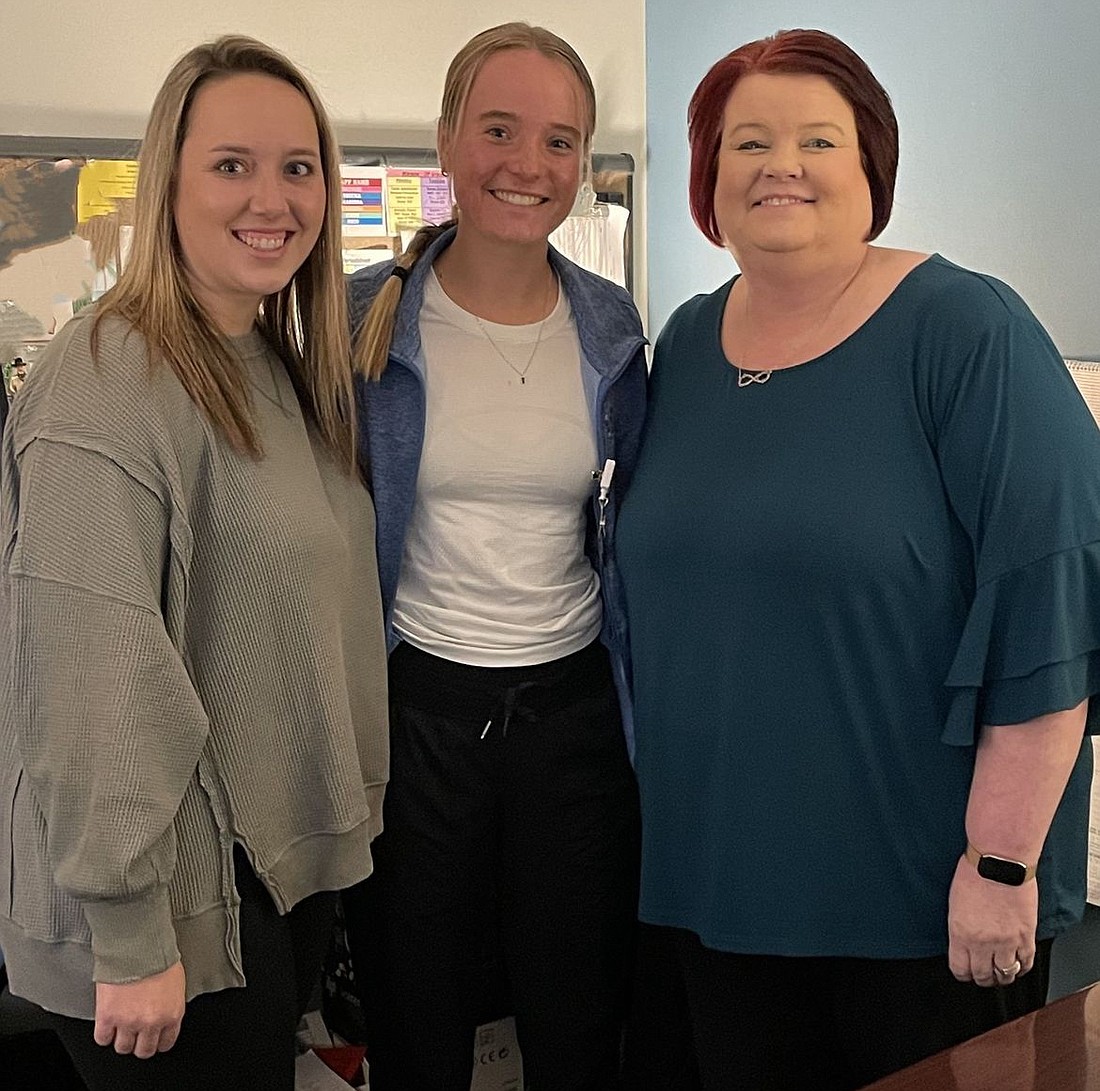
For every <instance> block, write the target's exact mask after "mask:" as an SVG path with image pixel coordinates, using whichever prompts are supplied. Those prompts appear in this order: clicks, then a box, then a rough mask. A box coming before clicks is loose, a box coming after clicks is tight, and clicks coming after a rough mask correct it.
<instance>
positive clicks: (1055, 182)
mask: <svg viewBox="0 0 1100 1091" xmlns="http://www.w3.org/2000/svg"><path fill="white" fill-rule="evenodd" d="M796 26H803V27H816V28H820V29H822V30H827V31H830V32H831V33H833V34H836V35H838V36H839V37H841V38H843V39H844V40H845V41H846V42H847V43H848V44H849V45H851V46H852V47H853V48H854V49H855V50H856V51H857V52H858V53H860V54H861V55H862V56H863V57H864V59H865V60H866V61H867V62H868V64H870V66H871V69H872V71H873V72H874V73H875V75H876V76H877V77H878V78H879V80H880V81H881V82H882V84H883V86H885V87H886V89H887V91H889V92H890V95H891V98H892V99H893V102H894V109H895V110H896V112H897V115H898V123H899V126H900V130H901V166H900V170H899V173H898V187H897V193H896V201H895V205H894V214H893V218H892V220H891V222H890V226H889V227H888V228H887V230H886V231H885V232H884V233H883V235H882V236H881V237H880V241H881V242H883V243H884V244H886V245H892V246H902V247H911V248H913V249H916V250H927V251H931V250H936V251H939V252H940V253H942V254H943V255H944V256H945V257H948V258H950V259H951V260H953V261H957V262H959V263H960V264H963V265H968V266H970V267H972V268H976V269H981V270H982V271H984V272H989V273H993V274H995V275H996V276H999V277H1000V278H1001V279H1003V280H1005V281H1007V282H1008V283H1009V284H1011V285H1012V286H1013V287H1014V288H1016V289H1017V291H1019V292H1020V294H1021V295H1023V296H1024V298H1025V299H1026V300H1027V301H1028V302H1029V303H1030V304H1031V307H1032V309H1033V310H1034V311H1035V312H1036V314H1038V316H1039V318H1040V319H1041V320H1042V321H1043V323H1044V324H1045V325H1046V327H1047V329H1048V330H1050V332H1051V335H1052V336H1053V338H1054V340H1055V342H1056V343H1057V344H1058V347H1059V348H1060V349H1061V350H1062V352H1063V354H1064V355H1067V356H1095V357H1100V5H1098V3H1097V0H1049V2H1047V3H1044V4H1040V3H1038V2H1036V0H1017V2H1010V0H919V2H918V3H914V4H912V5H908V4H904V5H903V4H901V3H892V2H890V0H814V2H812V3H807V2H803V3H790V2H787V0H741V2H739V3H738V2H731V0H691V2H688V3H685V2H684V0H647V5H646V43H647V45H646V50H647V73H646V76H647V113H648V117H647V136H648V143H649V158H648V176H647V177H648V209H649V218H648V224H647V230H648V247H649V270H648V283H649V329H650V333H651V336H656V333H657V332H658V331H659V330H660V327H661V325H662V324H663V323H664V321H665V319H666V318H667V317H668V315H669V314H670V312H671V311H672V310H673V309H674V308H675V307H676V306H677V305H678V304H679V303H681V302H682V301H683V300H684V299H686V298H688V297H689V296H691V295H693V294H695V293H696V292H701V291H709V290H710V289H712V288H714V287H716V286H717V285H718V284H720V283H722V282H723V281H725V280H726V279H728V278H729V276H730V275H731V274H732V273H733V271H734V265H733V259H732V258H730V257H729V255H728V254H726V253H725V252H723V251H720V250H716V249H715V248H714V247H712V246H711V245H710V244H709V243H708V242H706V240H705V239H704V238H703V237H702V235H700V234H699V232H698V230H697V229H696V227H695V225H694V224H693V223H692V222H691V217H690V215H689V213H688V207H687V178H688V153H687V122H686V113H687V103H688V100H689V98H690V97H691V93H692V91H693V90H694V89H695V86H696V84H697V83H698V82H699V80H700V79H701V78H702V76H703V75H704V73H705V72H706V70H707V69H708V68H709V67H710V65H711V64H712V63H713V62H714V61H716V60H717V59H718V58H719V57H720V56H722V55H724V54H725V53H727V52H729V51H730V50H731V49H733V48H735V47H736V46H738V45H740V44H741V43H742V42H746V41H750V40H752V39H754V38H759V37H763V36H764V35H767V34H771V33H773V32H774V31H776V30H778V29H780V28H785V27H796Z"/></svg>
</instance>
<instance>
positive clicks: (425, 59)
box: [0, 0, 645, 313]
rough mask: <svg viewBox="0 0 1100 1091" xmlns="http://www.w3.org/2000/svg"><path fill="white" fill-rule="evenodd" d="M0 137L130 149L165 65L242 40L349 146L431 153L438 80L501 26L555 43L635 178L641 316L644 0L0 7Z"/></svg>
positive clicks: (96, 0) (155, 0)
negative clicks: (271, 55)
mask: <svg viewBox="0 0 1100 1091" xmlns="http://www.w3.org/2000/svg"><path fill="white" fill-rule="evenodd" d="M0 5H2V8H3V13H2V15H0V134H4V133H8V134H30V135H36V136H98V137H138V136H140V135H141V131H142V128H143V125H144V121H145V117H146V114H147V112H148V109H149V105H150V103H151V102H152V99H153V96H154V95H155V94H156V90H157V88H158V87H159V85H160V83H161V80H162V79H163V77H164V75H165V73H166V72H167V70H168V68H169V67H170V66H171V64H172V62H173V61H174V60H175V59H176V58H177V57H178V56H179V55H180V54H181V53H183V52H184V51H185V50H187V49H188V48H190V47H191V46H192V45H195V44H196V43H197V42H200V41H203V40H205V39H207V38H210V37H213V36H215V35H217V34H222V33H228V32H239V33H245V34H251V35H253V36H254V37H257V38H261V39H262V40H264V41H266V42H268V43H269V44H271V45H273V46H275V47H277V48H279V49H282V50H283V51H285V52H286V53H287V54H288V55H289V56H290V57H292V58H293V59H294V60H295V61H296V62H297V63H298V64H300V65H301V66H302V67H303V68H304V69H305V71H306V72H307V73H308V74H309V75H310V76H311V77H312V78H313V79H314V80H315V82H316V84H317V87H318V89H319V90H320V92H321V94H322V96H323V97H324V99H325V102H326V103H327V105H328V107H329V110H330V112H331V114H332V116H333V119H334V121H335V122H336V125H337V129H338V133H339V137H340V139H341V140H342V141H343V142H344V143H349V144H378V145H403V146H413V147H416V146H425V145H427V146H431V144H432V143H433V141H434V129H435V118H436V117H437V115H438V111H439V99H440V94H441V92H442V88H443V75H444V72H445V71H446V67H447V64H448V63H449V62H450V59H451V57H452V56H453V55H454V53H455V52H456V50H457V49H458V48H459V47H460V46H461V45H462V43H463V42H465V41H466V40H467V39H468V38H470V37H471V36H472V35H473V34H475V33H477V32H478V31H479V30H483V29H484V28H486V27H489V26H493V25H495V24H497V23H502V22H506V21H508V20H511V19H525V20H527V21H528V22H532V23H540V24H542V25H544V26H547V27H548V28H549V29H550V30H553V31H554V32H555V33H557V34H560V35H562V37H564V38H566V39H567V40H568V41H569V42H570V43H571V44H572V45H573V46H574V47H575V48H576V49H577V51H578V52H579V53H580V55H581V56H582V57H583V58H584V60H585V63H586V64H587V65H588V68H589V70H590V71H591V73H592V78H593V81H594V82H595V84H596V92H597V97H598V103H599V125H598V130H597V133H596V150H597V151H601V152H627V153H629V154H631V155H633V156H634V159H635V161H636V162H637V163H638V165H639V170H638V174H637V175H636V176H635V219H636V224H637V225H638V226H637V227H636V230H635V244H636V260H635V283H636V286H637V288H636V293H635V294H636V295H638V296H639V299H640V302H641V305H642V310H643V313H645V303H644V299H645V277H644V270H645V264H644V258H645V239H644V234H645V233H644V231H642V230H641V225H644V223H645V200H644V196H645V179H644V163H645V87H644V65H645V37H644V36H645V8H644V3H643V2H642V0H605V2H603V3H601V4H593V3H591V2H590V0H553V2H550V0H541V2H533V3H532V2H529V0H435V2H431V0H388V2H387V3H374V4H366V3H359V4H339V3H334V2H331V0H330V2H329V3H327V4H326V3H321V4H310V3H306V2H303V0H295V2H290V0H85V2H82V3H78V2H76V0H0Z"/></svg>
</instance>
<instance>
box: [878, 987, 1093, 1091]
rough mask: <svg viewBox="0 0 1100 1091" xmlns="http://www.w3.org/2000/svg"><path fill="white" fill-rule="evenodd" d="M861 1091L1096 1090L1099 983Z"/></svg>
mask: <svg viewBox="0 0 1100 1091" xmlns="http://www.w3.org/2000/svg"><path fill="white" fill-rule="evenodd" d="M866 1091H1100V984H1097V985H1092V986H1090V987H1089V988H1087V989H1082V990H1081V992H1077V993H1073V994H1072V995H1070V996H1065V997H1063V998H1062V999H1061V1000H1056V1001H1055V1002H1054V1003H1053V1004H1048V1005H1047V1006H1046V1007H1045V1008H1042V1009H1040V1010H1039V1011H1037V1012H1034V1013H1033V1014H1031V1015H1026V1016H1024V1017H1023V1018H1022V1019H1017V1020H1015V1021H1014V1022H1012V1023H1007V1024H1005V1026H1003V1027H998V1028H997V1029H996V1030H991V1031H990V1032H989V1033H988V1034H983V1035H982V1036H981V1037H980V1038H972V1039H971V1040H970V1041H969V1042H963V1043H962V1044H961V1045H958V1046H955V1048H954V1049H949V1050H946V1051H945V1052H943V1053H937V1054H936V1055H935V1056H934V1057H928V1058H927V1059H926V1060H923V1061H921V1062H920V1063H919V1064H915V1065H913V1066H912V1067H910V1068H906V1069H904V1070H902V1071H901V1072H895V1073H894V1074H893V1075H892V1076H887V1077H886V1078H885V1079H882V1080H878V1081H877V1082H876V1083H873V1084H870V1085H869V1086H868V1088H866Z"/></svg>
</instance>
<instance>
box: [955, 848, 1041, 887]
mask: <svg viewBox="0 0 1100 1091" xmlns="http://www.w3.org/2000/svg"><path fill="white" fill-rule="evenodd" d="M966 858H967V859H968V860H969V861H970V862H971V863H972V864H973V865H974V867H975V868H976V869H977V872H978V874H979V875H980V876H981V877H982V878H983V879H988V880H989V881H990V882H991V883H1001V884H1003V885H1004V886H1023V885H1024V883H1026V882H1028V880H1030V879H1034V878H1035V868H1034V867H1031V866H1029V865H1028V864H1025V863H1023V862H1022V861H1020V860H1010V859H1008V857H1005V856H992V855H990V854H989V853H987V852H979V851H978V850H977V849H976V848H975V847H974V846H973V845H969V844H968V845H967V846H966Z"/></svg>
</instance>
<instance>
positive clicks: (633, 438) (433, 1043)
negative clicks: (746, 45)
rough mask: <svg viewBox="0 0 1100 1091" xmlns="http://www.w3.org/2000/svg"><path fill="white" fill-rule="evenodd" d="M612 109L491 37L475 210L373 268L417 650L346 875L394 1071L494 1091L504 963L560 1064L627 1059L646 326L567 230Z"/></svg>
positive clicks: (387, 446) (393, 635) (403, 654)
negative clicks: (365, 866) (494, 1038)
mask: <svg viewBox="0 0 1100 1091" xmlns="http://www.w3.org/2000/svg"><path fill="white" fill-rule="evenodd" d="M594 126H595V95H594V91H593V87H592V82H591V79H590V78H589V76H588V73H587V72H586V71H585V68H584V65H583V64H582V62H581V60H580V58H579V57H578V56H577V54H576V52H575V51H574V50H573V49H572V48H571V47H570V46H569V45H568V44H567V43H566V42H564V41H563V40H562V39H561V38H559V37H558V36H557V35H554V34H551V33H550V32H549V31H547V30H543V29H541V28H539V27H531V26H527V25H526V24H522V23H508V24H505V25H504V26H499V27H494V28H492V29H490V30H487V31H484V32H483V33H481V34H478V35H477V36H476V37H474V38H473V39H472V40H471V41H470V42H469V43H467V45H465V46H464V47H463V48H462V49H461V50H460V51H459V53H458V55H457V56H456V57H455V59H454V61H453V62H452V64H451V66H450V70H449V71H448V74H447V80H446V87H445V90H444V95H443V108H442V115H441V117H440V120H439V127H438V146H439V157H440V163H441V165H442V167H443V169H444V170H445V171H446V172H447V173H448V175H449V176H450V179H451V183H452V186H453V190H454V198H455V205H456V209H457V211H456V218H455V220H454V221H453V222H451V223H449V224H445V225H442V226H440V227H433V228H428V229H425V230H423V231H421V232H420V233H419V235H418V236H417V238H416V239H415V241H414V242H413V245H412V246H411V247H410V249H409V251H408V252H407V253H406V254H404V255H403V256H402V257H401V258H399V259H398V261H397V262H396V263H393V264H390V265H383V266H376V267H372V268H370V269H367V270H364V271H363V273H361V274H358V275H356V277H354V278H353V279H352V281H351V287H350V309H351V317H352V324H353V327H354V328H355V329H356V330H357V333H358V340H357V348H356V353H357V359H358V363H359V367H360V370H361V371H362V372H363V377H362V378H361V381H360V387H359V409H360V418H361V451H362V458H363V461H364V462H365V463H367V464H369V466H370V473H371V483H372V487H373V493H374V498H375V504H376V507H377V511H378V521H379V522H378V526H379V530H378V548H379V572H380V577H381V580H382V584H383V604H384V609H385V619H386V631H387V634H388V637H389V646H390V649H391V652H390V686H391V703H390V712H391V721H392V722H391V748H392V755H393V757H392V761H393V766H392V781H391V786H390V789H389V793H388V795H387V798H386V828H385V832H384V833H383V834H382V836H381V837H380V838H379V841H378V842H377V845H376V852H375V861H376V868H375V874H374V875H373V876H372V877H371V879H369V880H368V881H367V882H366V883H364V884H362V885H361V887H360V888H358V889H357V890H355V891H354V892H352V893H351V894H350V895H349V896H348V897H347V898H346V903H347V907H348V923H349V933H350V938H351V942H352V954H353V958H354V959H355V960H356V966H357V974H358V975H359V976H360V977H361V978H362V980H363V993H364V1002H365V1006H366V1012H367V1021H368V1049H369V1054H370V1059H371V1085H372V1087H376V1088H377V1091H413V1089H416V1091H467V1089H468V1088H469V1085H470V1056H471V1047H472V1045H473V1036H474V1030H475V1027H476V1026H477V1024H478V1022H479V1020H480V1019H481V1018H482V1016H483V1015H485V1014H486V996H487V994H488V985H487V982H486V977H487V976H488V975H487V974H486V965H487V963H491V962H493V961H497V962H499V964H500V966H501V968H502V971H503V978H504V982H505V985H506V987H507V991H508V994H509V999H510V1002H511V1006H512V1009H513V1010H514V1012H515V1015H516V1022H517V1032H518V1036H519V1042H520V1047H521V1051H522V1053H523V1060H524V1070H525V1075H526V1079H527V1081H528V1083H529V1084H530V1085H531V1086H533V1087H538V1088H546V1089H553V1091H573V1089H576V1091H581V1089H593V1091H595V1089H600V1091H604V1089H606V1088H609V1087H612V1086H614V1082H615V1072H616V1061H617V1055H618V1044H619V1024H620V1019H621V1014H622V998H623V993H624V991H625V989H624V983H625V979H626V976H627V969H628V962H629V950H630V946H631V936H632V930H633V922H634V912H635V900H636V881H637V880H636V869H637V859H636V858H637V845H638V825H637V824H638V815H637V795H636V788H635V784H634V777H633V773H632V770H631V768H630V762H629V757H628V732H627V731H624V725H628V723H629V714H628V708H627V706H626V705H625V704H620V700H621V699H624V698H625V696H626V690H625V687H626V682H627V679H628V674H629V666H628V658H627V647H626V641H625V632H624V629H625V626H624V620H623V612H622V604H621V601H620V593H619V582H618V576H617V572H616V566H615V551H614V530H615V523H616V515H617V511H618V504H619V499H620V497H621V494H622V490H623V489H624V488H625V486H626V484H627V482H628V480H629V478H630V474H631V472H632V470H633V466H634V460H635V455H636V451H637V445H638V438H639V433H640V429H641V424H642V417H643V412H644V400H645V383H646V373H645V357H644V351H643V347H644V340H643V337H642V332H641V325H640V322H639V319H638V315H637V312H636V310H635V308H634V305H633V303H632V302H631V300H630V298H629V297H628V296H627V295H626V293H625V292H623V291H622V290H621V289H619V288H617V287H616V286H614V285H612V284H611V283H609V282H608V281H605V280H603V279H601V278H599V277H596V276H593V275H592V274H590V273H586V272H584V271H583V270H581V269H580V268H578V267H577V266H576V265H573V264H572V263H571V262H569V261H567V260H566V259H565V258H563V257H562V256H561V255H560V254H558V253H557V252H556V251H554V250H553V249H552V248H551V247H550V246H549V244H548V242H547V239H548V236H549V235H550V233H551V232H552V231H553V230H554V229H555V228H556V227H557V226H558V225H559V224H560V223H561V222H562V221H563V220H564V219H565V217H566V216H567V215H568V214H569V212H570V210H571V208H572V207H573V204H574V201H575V199H576V196H577V191H578V188H579V186H580V183H581V180H582V178H583V177H584V176H585V174H586V171H587V170H588V160H589V154H590V148H591V142H592V132H593V128H594ZM421 1028H430V1032H428V1033H426V1034H425V1033H421Z"/></svg>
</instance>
